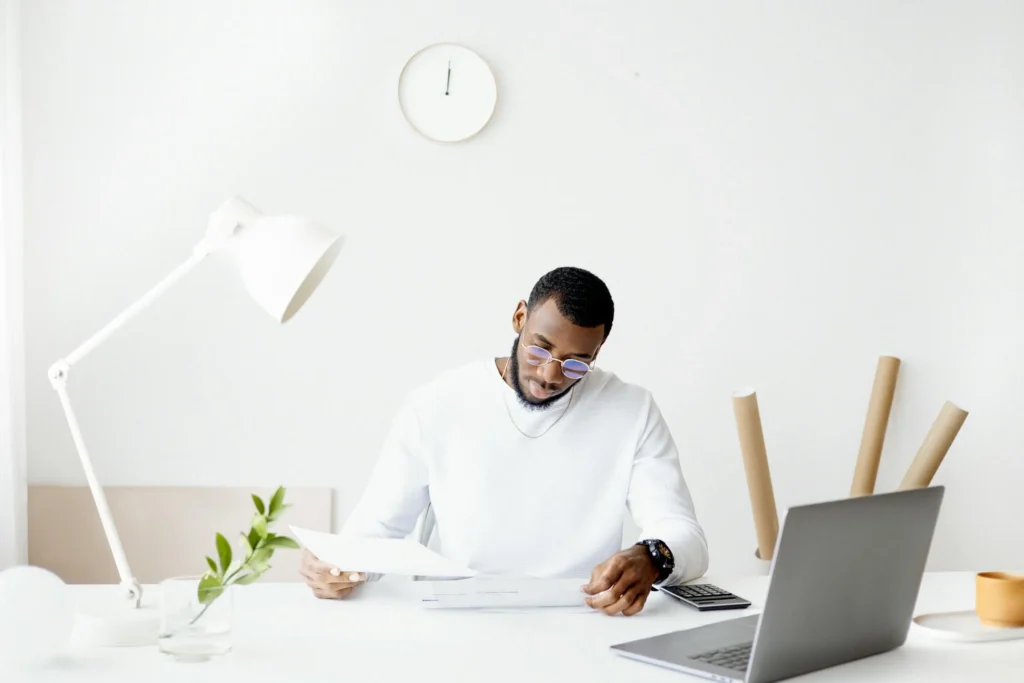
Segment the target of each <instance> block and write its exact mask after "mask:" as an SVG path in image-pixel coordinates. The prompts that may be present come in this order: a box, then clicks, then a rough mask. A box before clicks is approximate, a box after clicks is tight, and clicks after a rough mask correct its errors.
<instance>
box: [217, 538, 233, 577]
mask: <svg viewBox="0 0 1024 683" xmlns="http://www.w3.org/2000/svg"><path fill="white" fill-rule="evenodd" d="M217 555H218V557H219V558H220V571H221V573H222V574H227V573H228V567H230V566H231V544H230V543H228V539H226V538H224V534H222V533H219V532H218V534H217Z"/></svg>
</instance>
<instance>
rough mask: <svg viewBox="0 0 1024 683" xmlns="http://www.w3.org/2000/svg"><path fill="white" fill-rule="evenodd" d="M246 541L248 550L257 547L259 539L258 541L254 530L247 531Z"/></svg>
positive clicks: (258, 538) (258, 536)
mask: <svg viewBox="0 0 1024 683" xmlns="http://www.w3.org/2000/svg"><path fill="white" fill-rule="evenodd" d="M247 540H248V541H249V547H250V548H255V547H256V546H258V545H259V544H260V540H261V539H260V535H259V534H258V533H257V532H256V530H255V529H250V530H249V536H248V538H247ZM246 559H248V558H246Z"/></svg>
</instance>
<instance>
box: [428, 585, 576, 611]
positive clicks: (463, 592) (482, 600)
mask: <svg viewBox="0 0 1024 683" xmlns="http://www.w3.org/2000/svg"><path fill="white" fill-rule="evenodd" d="M586 582H587V579H502V578H491V577H480V578H475V579H463V580H460V581H436V582H430V584H429V587H428V589H427V592H426V594H425V596H424V597H423V600H422V602H423V606H424V607H428V608H432V609H525V608H538V607H559V608H575V609H580V610H588V611H593V610H591V608H590V607H588V606H587V604H586V603H585V602H584V600H585V599H586V597H587V596H586V594H585V593H584V592H583V591H582V589H581V588H580V587H581V586H582V585H583V584H585V583H586Z"/></svg>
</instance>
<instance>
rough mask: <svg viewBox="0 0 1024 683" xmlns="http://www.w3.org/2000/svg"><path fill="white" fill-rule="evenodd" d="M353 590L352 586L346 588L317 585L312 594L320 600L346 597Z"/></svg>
mask: <svg viewBox="0 0 1024 683" xmlns="http://www.w3.org/2000/svg"><path fill="white" fill-rule="evenodd" d="M353 590H354V587H348V588H331V587H318V588H315V589H314V590H313V595H315V596H316V597H318V598H320V599H321V600H340V599H341V598H345V597H348V595H349V593H351V592H352V591H353Z"/></svg>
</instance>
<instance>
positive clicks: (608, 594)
mask: <svg viewBox="0 0 1024 683" xmlns="http://www.w3.org/2000/svg"><path fill="white" fill-rule="evenodd" d="M628 588H629V584H626V583H623V582H621V581H620V582H618V583H616V584H615V585H614V586H612V587H611V588H609V589H608V590H606V591H602V592H601V593H598V594H597V595H595V596H593V597H590V598H587V600H586V602H587V604H588V605H590V606H591V607H593V608H594V609H601V610H603V609H605V608H607V607H609V606H611V605H613V604H615V602H616V601H617V600H618V599H619V598H620V597H621V596H622V594H623V593H625V592H626V590H627V589H628Z"/></svg>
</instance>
